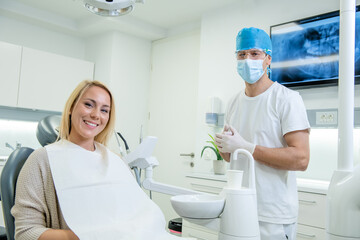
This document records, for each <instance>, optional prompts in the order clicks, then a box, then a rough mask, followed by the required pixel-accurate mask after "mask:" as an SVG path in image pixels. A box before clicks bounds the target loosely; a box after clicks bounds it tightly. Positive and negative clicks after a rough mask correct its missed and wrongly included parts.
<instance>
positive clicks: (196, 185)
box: [189, 178, 226, 194]
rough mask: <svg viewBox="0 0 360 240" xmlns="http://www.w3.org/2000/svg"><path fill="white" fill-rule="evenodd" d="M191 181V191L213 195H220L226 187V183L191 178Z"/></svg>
mask: <svg viewBox="0 0 360 240" xmlns="http://www.w3.org/2000/svg"><path fill="white" fill-rule="evenodd" d="M189 181H190V186H191V189H193V190H195V191H199V192H205V193H212V194H219V193H220V192H221V190H222V189H223V188H224V186H225V185H226V182H222V181H215V180H210V179H199V178H191V179H190V180H189Z"/></svg>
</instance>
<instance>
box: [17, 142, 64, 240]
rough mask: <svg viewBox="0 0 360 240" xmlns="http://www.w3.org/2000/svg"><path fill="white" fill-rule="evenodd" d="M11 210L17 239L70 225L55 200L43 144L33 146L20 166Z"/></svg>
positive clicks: (30, 239)
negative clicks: (35, 147)
mask: <svg viewBox="0 0 360 240" xmlns="http://www.w3.org/2000/svg"><path fill="white" fill-rule="evenodd" d="M11 213H12V215H13V216H14V218H15V239H16V240H37V239H38V238H39V237H40V235H41V234H42V233H43V232H44V231H46V230H47V229H49V228H52V229H69V227H68V226H67V224H66V222H65V220H64V218H63V216H62V213H61V209H60V206H59V204H58V199H57V196H56V192H55V187H54V182H53V178H52V175H51V171H50V166H49V159H48V155H47V152H46V149H45V148H39V149H37V150H35V151H34V152H33V153H32V154H31V155H30V156H29V158H28V160H27V161H26V162H25V164H24V166H23V168H22V169H21V172H20V175H19V178H18V181H17V185H16V197H15V206H14V207H13V208H12V209H11Z"/></svg>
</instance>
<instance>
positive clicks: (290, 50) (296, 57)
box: [270, 6, 360, 87]
mask: <svg viewBox="0 0 360 240" xmlns="http://www.w3.org/2000/svg"><path fill="white" fill-rule="evenodd" d="M359 9H360V6H357V8H356V15H355V16H356V23H355V25H356V30H355V46H354V47H355V78H356V82H357V83H359V80H360V11H359ZM339 21H340V17H339V11H336V12H331V13H326V14H322V15H319V16H314V17H311V18H306V19H302V20H297V21H293V22H288V23H284V24H279V25H275V26H271V28H270V33H271V40H272V44H273V55H272V62H271V75H270V78H271V79H272V80H273V81H276V82H279V83H280V84H283V85H285V86H288V87H314V86H329V85H337V82H338V75H339V30H340V29H339V25H340V24H339Z"/></svg>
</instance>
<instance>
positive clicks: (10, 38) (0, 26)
mask: <svg viewBox="0 0 360 240" xmlns="http://www.w3.org/2000/svg"><path fill="white" fill-rule="evenodd" d="M0 32H1V34H0V41H4V42H9V43H12V44H16V45H20V46H26V47H29V48H34V49H38V50H43V51H47V52H52V53H56V54H60V55H64V56H68V57H74V58H79V59H84V54H85V44H84V41H83V39H82V38H80V37H76V36H72V35H68V34H64V33H60V32H55V31H52V30H49V29H47V28H43V27H41V26H37V25H35V24H31V23H27V22H22V21H18V20H15V19H13V18H8V17H6V16H3V15H1V14H0ZM84 60H86V59H84Z"/></svg>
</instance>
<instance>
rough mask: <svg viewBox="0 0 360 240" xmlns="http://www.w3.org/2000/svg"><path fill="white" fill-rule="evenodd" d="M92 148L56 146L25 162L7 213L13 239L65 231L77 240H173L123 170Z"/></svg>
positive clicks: (160, 217)
mask: <svg viewBox="0 0 360 240" xmlns="http://www.w3.org/2000/svg"><path fill="white" fill-rule="evenodd" d="M95 146H96V151H94V152H91V151H87V150H85V149H83V148H81V147H80V146H78V145H76V144H73V143H71V142H69V141H66V140H61V141H60V142H57V143H54V144H51V145H48V146H46V147H45V149H44V148H41V149H39V150H37V151H35V152H34V153H33V154H32V155H31V156H30V158H29V159H28V160H27V162H26V163H25V165H24V167H23V169H22V171H21V174H20V176H19V180H18V187H17V193H16V194H17V195H16V202H15V206H14V208H13V209H12V213H13V215H14V216H15V219H16V222H15V224H16V239H27V240H30V239H38V237H39V236H40V235H41V234H42V233H43V232H44V231H46V230H47V229H48V228H54V229H69V228H70V229H72V230H73V231H74V232H75V234H77V235H78V236H79V238H80V239H81V240H90V239H91V240H102V239H107V240H121V239H124V240H125V239H126V240H128V239H129V240H142V239H149V240H155V239H156V240H160V239H161V240H162V239H164V240H165V239H166V240H167V239H175V238H176V239H178V238H177V237H175V236H170V234H168V233H167V232H166V231H165V225H166V224H165V219H164V217H163V215H162V213H161V210H160V209H159V208H158V207H157V206H156V205H155V204H154V203H153V202H152V201H151V200H150V199H149V198H148V197H147V195H146V194H145V193H144V192H143V191H142V190H141V188H139V186H138V185H137V183H136V181H135V179H134V178H133V176H132V174H131V172H130V171H129V169H128V167H127V166H126V164H125V163H124V162H123V161H122V160H121V159H120V158H119V157H118V156H117V155H115V154H113V153H112V152H110V151H109V150H107V149H106V148H105V147H104V146H103V145H101V144H98V143H96V145H95ZM49 163H50V164H49ZM84 163H86V166H84ZM55 169H56V170H55ZM59 169H60V170H59ZM54 185H55V188H54Z"/></svg>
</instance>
